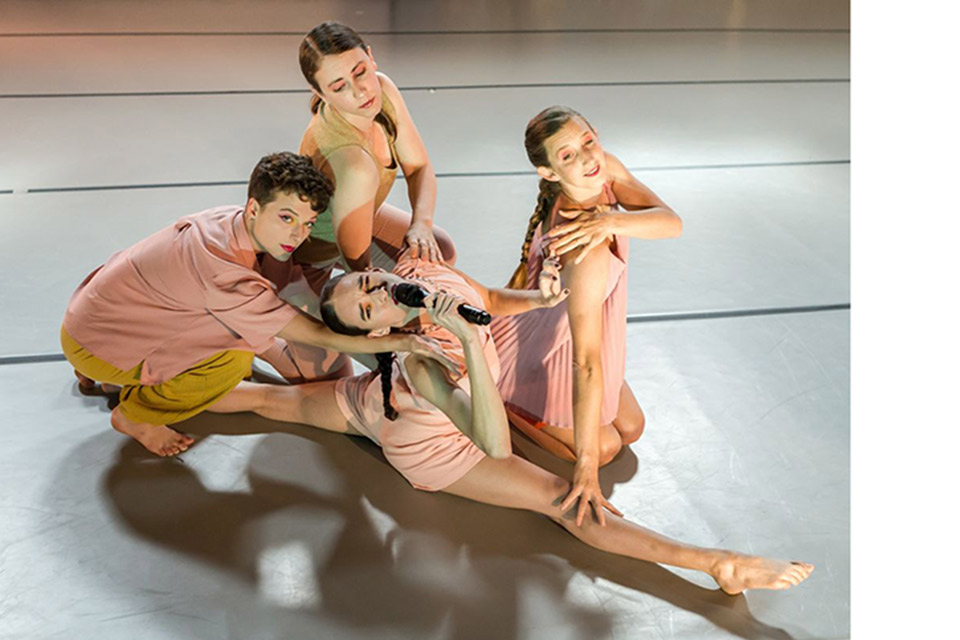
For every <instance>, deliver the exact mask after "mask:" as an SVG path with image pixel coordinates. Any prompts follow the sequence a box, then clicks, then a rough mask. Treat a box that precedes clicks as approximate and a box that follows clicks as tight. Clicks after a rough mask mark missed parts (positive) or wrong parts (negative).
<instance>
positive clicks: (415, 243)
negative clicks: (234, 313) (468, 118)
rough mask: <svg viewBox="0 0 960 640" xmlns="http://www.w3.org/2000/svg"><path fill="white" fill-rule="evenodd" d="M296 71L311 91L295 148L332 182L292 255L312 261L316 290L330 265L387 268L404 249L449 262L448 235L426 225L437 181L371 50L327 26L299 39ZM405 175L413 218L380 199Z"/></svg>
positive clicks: (344, 30) (341, 28) (344, 29)
mask: <svg viewBox="0 0 960 640" xmlns="http://www.w3.org/2000/svg"><path fill="white" fill-rule="evenodd" d="M300 69H301V71H302V72H303V75H304V77H305V78H306V80H307V82H308V83H309V84H310V86H311V88H312V89H313V92H314V99H313V103H312V110H313V113H314V115H313V119H312V120H311V121H310V124H309V126H308V127H307V130H306V132H305V133H304V135H303V141H302V142H301V143H300V153H302V154H304V155H307V156H310V157H311V158H312V159H313V162H314V164H315V165H316V167H317V168H318V169H320V170H321V171H322V172H323V173H324V174H325V175H326V176H327V177H328V178H330V179H331V180H332V181H333V183H334V184H335V187H336V191H335V193H334V196H333V198H332V199H331V200H330V206H329V208H328V209H327V210H326V211H324V212H322V213H321V214H320V216H319V218H318V219H317V225H316V226H315V227H314V229H313V231H312V232H311V233H310V240H309V241H308V242H306V243H304V245H303V246H302V247H301V248H300V249H299V250H298V251H297V253H296V255H295V256H294V257H295V259H296V261H297V262H300V263H303V264H309V265H313V266H314V267H316V269H315V270H312V272H311V273H310V274H309V278H310V280H311V284H313V286H314V289H315V290H316V291H318V292H319V291H320V288H321V287H322V284H323V282H325V281H326V280H327V279H328V278H329V275H330V269H331V268H332V267H333V265H334V264H336V263H337V262H340V263H341V264H342V266H344V267H346V268H347V269H349V270H355V269H364V268H366V267H369V266H378V267H381V268H385V269H392V268H393V265H394V264H396V261H397V257H398V256H399V255H400V252H401V251H403V249H404V248H406V247H410V249H411V251H412V255H413V257H415V258H417V257H421V256H422V257H423V258H425V259H427V260H429V261H431V262H438V261H440V260H441V259H442V260H444V261H445V262H447V263H448V264H453V263H454V262H455V260H456V252H455V249H454V246H453V241H452V240H451V239H450V237H449V236H448V235H447V234H446V233H445V232H444V231H442V230H441V229H436V228H434V226H433V210H434V205H435V204H436V196H437V179H436V176H435V175H434V172H433V166H432V165H431V163H430V158H429V157H428V156H427V151H426V148H425V147H424V144H423V140H422V139H421V138H420V133H419V132H418V131H417V127H416V125H415V124H414V123H413V119H412V118H411V117H410V112H409V111H408V110H407V106H406V103H405V102H404V100H403V97H401V95H400V91H399V90H398V89H397V86H396V85H395V84H394V83H393V81H392V80H390V78H388V77H387V76H386V75H384V74H382V73H378V72H377V63H376V61H375V60H374V59H373V54H372V52H371V50H370V47H368V46H367V45H366V44H365V43H364V42H363V40H362V39H361V38H360V36H359V35H357V33H356V32H355V31H353V29H351V28H350V27H348V26H345V25H342V24H338V23H336V22H325V23H323V24H321V25H320V26H318V27H316V28H314V29H313V30H312V31H310V33H308V34H307V35H306V36H305V37H304V39H303V42H302V43H301V45H300ZM397 169H400V170H402V171H403V175H404V178H405V179H406V183H407V193H408V194H409V197H410V203H411V205H412V206H413V213H412V215H411V214H409V213H407V212H405V211H402V210H400V209H398V208H396V207H394V206H392V205H389V204H386V203H385V202H384V201H385V200H386V197H387V194H389V193H390V189H391V188H392V187H393V183H394V181H395V180H396V176H397Z"/></svg>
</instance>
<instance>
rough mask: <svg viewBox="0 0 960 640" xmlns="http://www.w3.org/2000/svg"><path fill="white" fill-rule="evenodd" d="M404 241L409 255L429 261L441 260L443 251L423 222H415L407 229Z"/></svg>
mask: <svg viewBox="0 0 960 640" xmlns="http://www.w3.org/2000/svg"><path fill="white" fill-rule="evenodd" d="M404 242H406V243H407V246H408V247H410V257H412V258H420V259H422V260H427V261H429V262H443V253H442V252H441V251H440V246H439V245H437V239H436V238H435V237H434V235H433V231H432V230H431V229H430V228H429V227H427V226H426V225H423V224H417V223H416V222H415V223H413V224H411V225H410V228H409V229H407V235H406V236H404Z"/></svg>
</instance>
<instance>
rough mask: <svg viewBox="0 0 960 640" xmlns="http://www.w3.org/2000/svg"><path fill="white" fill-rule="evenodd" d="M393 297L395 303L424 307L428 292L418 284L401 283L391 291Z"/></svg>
mask: <svg viewBox="0 0 960 640" xmlns="http://www.w3.org/2000/svg"><path fill="white" fill-rule="evenodd" d="M390 293H391V294H392V295H393V301H394V302H399V303H400V304H405V305H407V306H408V307H422V306H424V304H423V300H424V299H425V298H426V297H427V295H428V293H427V290H426V289H424V288H423V287H421V286H420V285H418V284H414V283H412V282H401V283H400V284H398V285H394V287H393V289H392V290H391V291H390Z"/></svg>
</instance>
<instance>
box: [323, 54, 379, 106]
mask: <svg viewBox="0 0 960 640" xmlns="http://www.w3.org/2000/svg"><path fill="white" fill-rule="evenodd" d="M319 62H320V66H319V67H318V68H317V72H316V73H315V74H314V80H315V81H316V83H317V86H319V87H320V97H321V98H323V100H324V102H326V103H327V104H329V105H331V106H333V107H335V108H336V109H337V111H339V112H341V113H342V114H344V115H351V116H359V117H363V118H373V117H374V116H375V115H377V114H378V113H380V109H381V107H382V106H383V98H382V95H381V88H380V81H379V80H377V74H376V71H377V63H376V62H375V61H374V59H373V56H372V55H370V50H369V49H365V48H363V47H356V48H355V49H349V50H347V51H344V52H343V53H336V54H330V55H325V56H323V57H322V58H320V61H319Z"/></svg>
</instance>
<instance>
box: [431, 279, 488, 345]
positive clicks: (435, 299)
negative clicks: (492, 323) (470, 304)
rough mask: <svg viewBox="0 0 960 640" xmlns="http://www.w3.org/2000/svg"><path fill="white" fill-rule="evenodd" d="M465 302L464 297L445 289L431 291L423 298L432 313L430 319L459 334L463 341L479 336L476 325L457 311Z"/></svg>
mask: <svg viewBox="0 0 960 640" xmlns="http://www.w3.org/2000/svg"><path fill="white" fill-rule="evenodd" d="M464 302H465V300H464V299H463V298H460V297H458V296H454V295H451V294H449V293H445V292H443V291H437V292H435V293H431V294H430V295H428V296H427V297H426V298H424V299H423V304H424V306H426V308H427V311H428V312H429V313H430V319H431V320H433V322H434V323H435V324H437V325H439V326H441V327H443V328H444V329H446V330H447V331H449V332H450V333H452V334H453V335H455V336H457V337H458V338H459V339H460V341H461V342H463V341H465V340H469V339H470V338H474V337H476V336H477V330H476V329H475V328H474V326H473V325H471V324H470V323H469V322H467V321H466V320H465V319H464V318H463V316H461V315H460V312H459V311H457V307H458V306H460V305H461V304H463V303H464Z"/></svg>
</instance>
